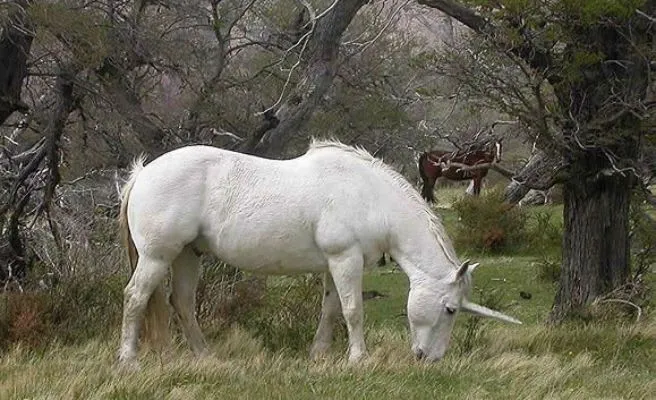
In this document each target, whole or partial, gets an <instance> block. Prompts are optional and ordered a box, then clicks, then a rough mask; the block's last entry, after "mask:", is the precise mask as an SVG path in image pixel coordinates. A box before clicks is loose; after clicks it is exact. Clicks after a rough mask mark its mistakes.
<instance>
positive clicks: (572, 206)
mask: <svg viewBox="0 0 656 400" xmlns="http://www.w3.org/2000/svg"><path fill="white" fill-rule="evenodd" d="M419 2H420V3H421V4H425V5H427V6H429V7H433V8H436V9H439V10H441V11H442V12H444V13H446V14H448V15H450V16H452V17H453V18H455V19H457V20H459V21H460V22H462V23H463V24H464V25H466V26H467V27H469V28H471V29H472V30H473V32H475V33H476V34H477V35H476V36H478V38H477V40H476V41H474V44H472V45H471V46H470V48H469V49H467V50H464V51H463V52H461V53H458V54H456V56H457V58H458V62H460V63H461V64H460V66H459V68H460V69H459V71H458V74H454V77H456V78H457V77H458V76H460V77H461V78H462V77H467V76H469V77H470V78H471V77H472V76H476V77H478V78H477V79H463V83H464V84H465V85H466V86H467V88H468V90H469V91H470V93H471V94H474V95H476V96H477V97H478V98H479V99H484V101H485V102H487V104H493V106H494V107H495V108H497V109H500V110H501V111H503V112H505V113H507V114H509V115H513V116H515V117H517V118H518V119H519V120H520V121H521V122H522V123H523V124H524V125H525V126H526V127H527V128H530V132H532V135H533V137H532V139H533V140H535V141H536V144H537V147H538V148H539V149H540V150H541V152H540V153H539V154H540V155H539V156H538V158H537V159H536V160H534V162H533V163H532V164H530V165H528V166H527V169H526V170H525V171H524V173H523V174H522V176H519V177H516V180H517V181H519V182H518V183H521V184H522V185H524V186H525V187H531V186H534V187H536V188H539V189H544V188H545V187H544V186H548V185H551V184H553V183H555V182H562V183H563V195H564V229H565V232H564V238H563V261H562V273H561V278H560V286H559V290H558V293H557V296H556V298H555V302H554V307H553V310H552V314H551V319H552V321H561V320H562V319H563V318H564V317H566V316H568V315H571V314H573V313H576V312H578V311H580V310H581V309H582V307H584V306H585V305H586V304H588V303H590V302H591V301H593V300H594V299H595V298H596V297H598V296H600V295H603V294H605V293H606V292H609V291H611V290H613V289H615V288H617V287H618V286H620V285H622V284H623V283H625V279H626V278H627V277H628V275H629V271H630V251H629V203H630V199H631V195H632V189H633V187H634V185H635V184H636V182H637V181H638V179H637V178H638V171H639V170H640V168H639V165H638V159H639V154H640V149H641V146H642V143H643V141H644V140H645V136H646V135H647V134H648V129H649V128H648V126H647V125H646V124H645V121H647V120H648V119H649V117H650V113H651V107H652V103H651V102H650V101H649V96H650V87H651V84H652V82H651V74H652V69H653V65H652V60H653V57H654V51H653V44H654V39H655V36H654V35H655V33H656V30H655V28H656V25H655V21H656V19H655V18H654V12H655V11H656V1H651V0H646V1H631V0H629V1H620V0H595V1H593V0H590V1H586V2H577V1H555V2H554V1H543V0H521V1H518V0H501V1H497V2H493V3H492V2H485V7H475V6H474V5H473V4H474V3H476V4H480V3H478V2H474V1H472V2H464V1H463V2H456V1H450V0H419ZM462 65H464V66H465V68H464V70H465V71H466V72H465V73H463V68H462ZM468 73H469V75H468ZM547 160H549V162H546V161H547ZM539 165H545V166H548V167H549V168H550V169H551V170H550V171H545V170H544V169H541V168H535V167H536V166H539ZM536 173H537V174H546V175H548V176H542V177H538V176H535V174H536ZM515 185H517V183H515ZM539 186H542V187H539Z"/></svg>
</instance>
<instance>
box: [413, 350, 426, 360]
mask: <svg viewBox="0 0 656 400" xmlns="http://www.w3.org/2000/svg"><path fill="white" fill-rule="evenodd" d="M415 356H417V361H421V360H423V359H424V358H426V353H424V351H423V350H422V349H417V351H415Z"/></svg>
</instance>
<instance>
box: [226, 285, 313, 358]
mask: <svg viewBox="0 0 656 400" xmlns="http://www.w3.org/2000/svg"><path fill="white" fill-rule="evenodd" d="M321 288H322V284H321V280H320V279H319V277H318V276H316V275H309V276H296V277H293V278H289V279H285V281H284V282H283V283H282V284H281V285H278V286H274V287H269V288H267V292H266V295H265V298H264V302H263V304H262V306H261V307H258V308H255V309H252V310H250V312H247V313H245V314H243V315H242V316H241V317H240V318H239V321H237V322H238V323H239V324H240V325H242V326H243V327H244V328H246V330H247V331H249V332H251V333H252V334H253V335H254V336H255V337H257V338H258V339H260V340H261V341H262V343H263V344H264V346H265V347H266V348H268V349H270V350H272V351H280V350H291V351H295V352H298V351H300V352H306V351H308V350H309V346H310V344H311V342H312V339H313V337H314V332H315V330H316V328H317V323H318V321H319V315H320V314H321Z"/></svg>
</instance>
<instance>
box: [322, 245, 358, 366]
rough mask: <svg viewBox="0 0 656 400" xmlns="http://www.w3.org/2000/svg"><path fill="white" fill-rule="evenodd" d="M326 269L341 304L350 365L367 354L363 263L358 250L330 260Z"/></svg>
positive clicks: (347, 251)
mask: <svg viewBox="0 0 656 400" xmlns="http://www.w3.org/2000/svg"><path fill="white" fill-rule="evenodd" d="M328 268H329V270H330V274H331V275H332V277H333V282H334V283H335V288H336V289H337V293H338V294H339V299H340V301H341V303H342V313H343V314H344V319H345V320H346V327H347V328H348V333H349V361H350V362H354V361H358V360H360V359H361V358H362V357H364V356H365V355H366V354H367V348H366V346H365V343H364V327H363V321H364V311H363V308H362V275H363V272H364V271H363V270H364V259H363V257H362V252H361V251H360V249H359V248H357V246H355V247H352V248H350V249H349V250H346V251H344V252H342V253H339V254H335V255H332V256H330V258H329V259H328Z"/></svg>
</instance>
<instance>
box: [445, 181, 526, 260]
mask: <svg viewBox="0 0 656 400" xmlns="http://www.w3.org/2000/svg"><path fill="white" fill-rule="evenodd" d="M453 209H454V210H455V211H456V214H457V215H458V224H457V225H456V232H455V235H454V241H455V244H456V246H458V247H459V248H461V249H466V250H472V251H481V252H494V253H500V252H507V251H510V250H512V249H517V248H518V246H519V245H521V243H522V241H523V236H524V232H525V229H526V219H527V216H526V213H525V212H524V210H522V209H521V208H518V207H513V208H510V207H509V206H508V205H507V204H506V203H504V199H503V192H502V191H501V190H498V189H495V190H490V191H487V192H485V193H483V194H481V196H479V197H474V196H465V197H462V198H460V199H459V200H457V201H456V202H454V203H453Z"/></svg>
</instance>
